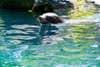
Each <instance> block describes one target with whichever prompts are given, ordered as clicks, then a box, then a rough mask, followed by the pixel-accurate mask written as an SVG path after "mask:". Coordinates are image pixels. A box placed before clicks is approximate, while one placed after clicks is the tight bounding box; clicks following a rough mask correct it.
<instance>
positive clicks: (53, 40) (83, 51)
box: [0, 11, 100, 67]
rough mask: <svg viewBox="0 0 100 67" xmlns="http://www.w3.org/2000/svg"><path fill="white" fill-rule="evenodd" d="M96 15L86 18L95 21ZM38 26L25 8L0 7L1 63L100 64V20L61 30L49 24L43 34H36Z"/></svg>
mask: <svg viewBox="0 0 100 67" xmlns="http://www.w3.org/2000/svg"><path fill="white" fill-rule="evenodd" d="M99 16H100V14H95V15H93V16H91V17H87V18H92V19H94V18H95V19H97V21H98V18H99ZM23 18H24V19H23ZM85 18H86V17H85ZM40 28H41V27H40V24H39V23H38V22H37V20H36V18H34V17H33V16H32V15H30V14H28V13H26V12H14V13H12V12H11V11H0V64H1V65H0V67H14V66H15V67H51V65H52V67H98V66H99V65H100V50H99V49H100V22H99V21H98V22H96V23H95V22H92V23H88V22H82V23H77V24H71V25H68V26H65V27H64V28H62V29H61V30H58V28H56V27H55V26H51V28H52V29H51V33H50V34H48V31H46V32H44V34H45V35H39V32H40ZM59 28H60V27H59ZM52 32H56V34H54V33H52ZM41 33H43V32H41ZM52 34H53V35H52ZM39 44H41V45H39ZM95 62H96V63H95Z"/></svg>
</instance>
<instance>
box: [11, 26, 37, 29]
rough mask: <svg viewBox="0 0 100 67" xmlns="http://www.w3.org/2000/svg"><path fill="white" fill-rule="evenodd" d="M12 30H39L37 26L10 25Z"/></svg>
mask: <svg viewBox="0 0 100 67" xmlns="http://www.w3.org/2000/svg"><path fill="white" fill-rule="evenodd" d="M11 27H12V28H16V29H26V28H30V27H31V28H39V26H36V25H12V26H11Z"/></svg>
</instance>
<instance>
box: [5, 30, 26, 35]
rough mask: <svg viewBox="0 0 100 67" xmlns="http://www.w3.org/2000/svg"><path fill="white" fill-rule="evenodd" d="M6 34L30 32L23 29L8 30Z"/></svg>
mask: <svg viewBox="0 0 100 67" xmlns="http://www.w3.org/2000/svg"><path fill="white" fill-rule="evenodd" d="M6 34H28V33H27V32H24V31H21V30H7V31H6Z"/></svg>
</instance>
